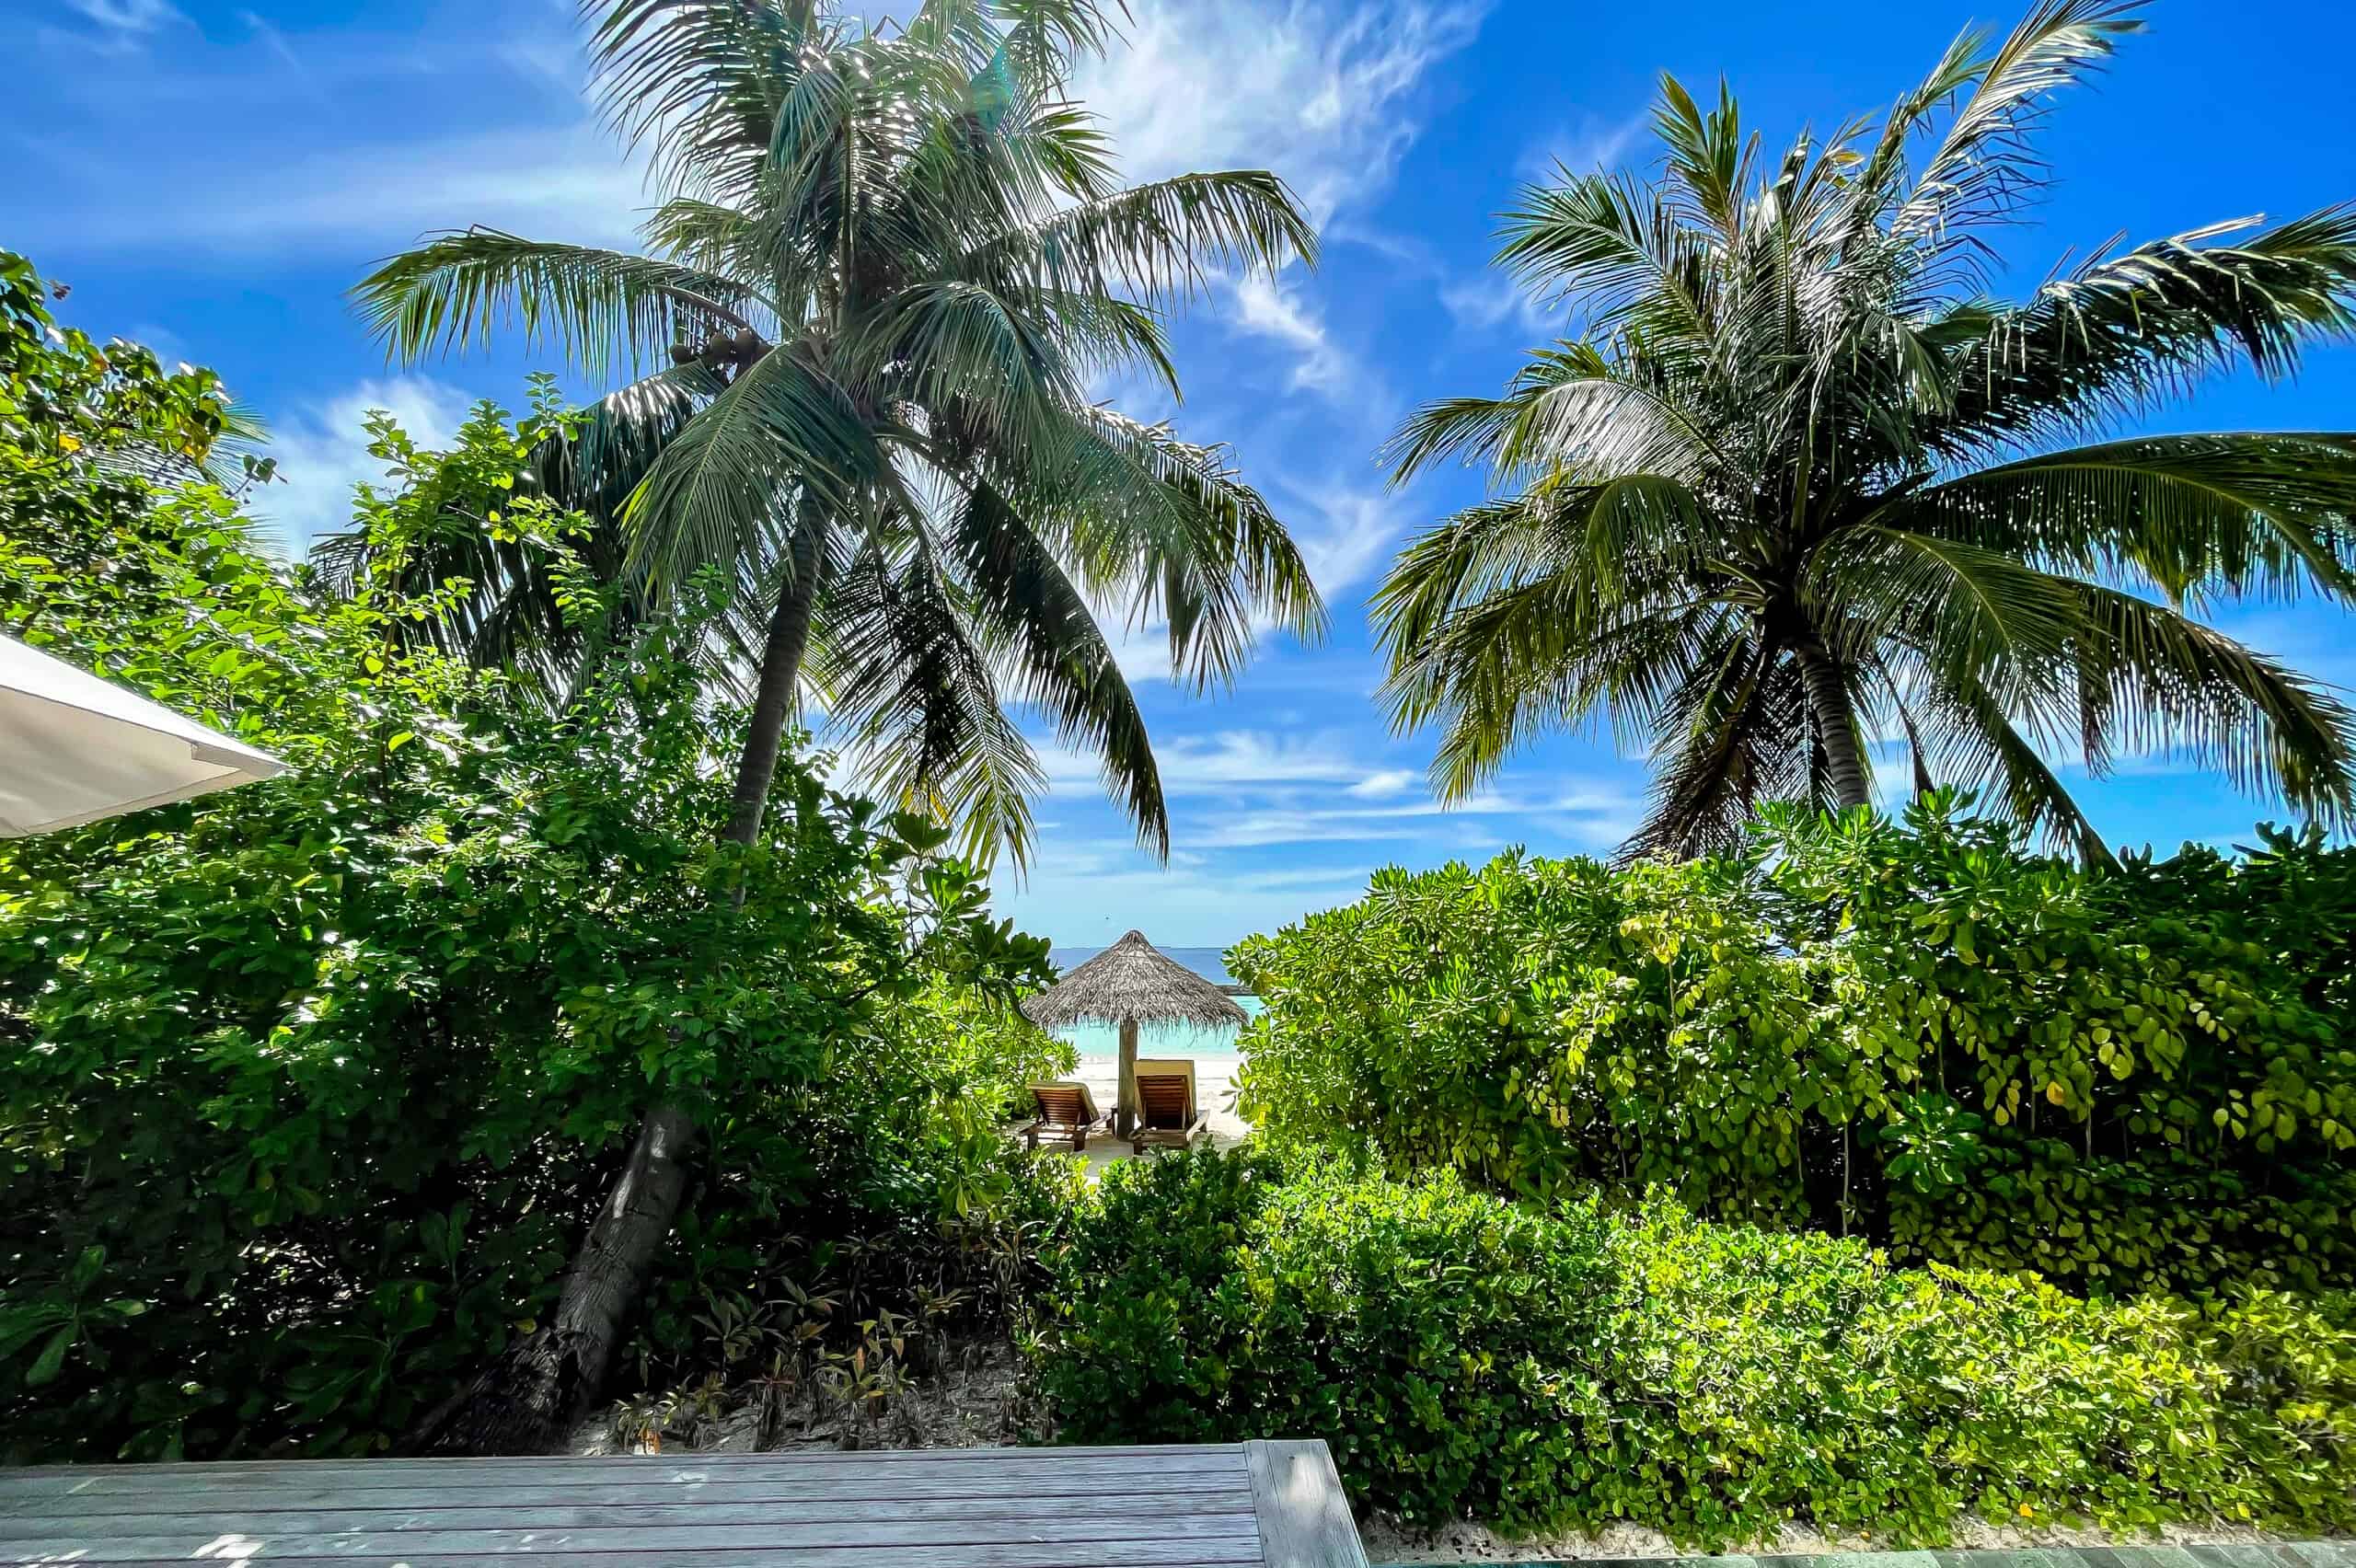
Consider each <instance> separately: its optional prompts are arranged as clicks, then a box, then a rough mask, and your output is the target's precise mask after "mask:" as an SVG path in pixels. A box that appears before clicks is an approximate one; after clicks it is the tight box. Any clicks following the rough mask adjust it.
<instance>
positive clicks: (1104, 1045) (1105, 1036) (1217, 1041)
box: [1047, 947, 1260, 1057]
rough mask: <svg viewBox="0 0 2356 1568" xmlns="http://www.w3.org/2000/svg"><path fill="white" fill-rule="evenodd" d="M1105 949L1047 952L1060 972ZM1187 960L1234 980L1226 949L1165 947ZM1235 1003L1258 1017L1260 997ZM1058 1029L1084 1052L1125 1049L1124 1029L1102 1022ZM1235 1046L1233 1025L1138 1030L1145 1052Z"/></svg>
mask: <svg viewBox="0 0 2356 1568" xmlns="http://www.w3.org/2000/svg"><path fill="white" fill-rule="evenodd" d="M1100 951H1103V950H1102V949H1100V948H1092V947H1059V948H1055V949H1052V950H1050V951H1049V952H1048V954H1047V956H1048V958H1049V959H1050V960H1051V961H1052V962H1053V963H1054V964H1055V966H1056V970H1057V973H1058V974H1068V973H1070V972H1071V971H1072V970H1074V969H1076V968H1078V967H1079V966H1080V965H1081V964H1083V963H1087V962H1088V961H1089V960H1090V959H1091V958H1094V957H1095V956H1096V955H1097V953H1098V952H1100ZM1161 951H1163V952H1164V953H1166V954H1168V955H1169V956H1170V957H1172V958H1173V959H1175V960H1177V962H1179V963H1183V964H1184V965H1185V966H1186V967H1187V968H1189V969H1191V970H1193V971H1194V972H1195V974H1199V975H1201V976H1202V977H1203V978H1204V979H1206V980H1209V981H1212V982H1213V983H1215V984H1218V985H1221V986H1225V985H1230V984H1231V983H1232V978H1231V976H1230V975H1229V974H1228V973H1227V965H1226V964H1224V963H1220V962H1219V954H1220V952H1221V951H1223V950H1221V949H1218V948H1185V947H1172V948H1163V949H1162V950H1161ZM1235 1005H1236V1006H1238V1007H1240V1008H1242V1009H1243V1010H1244V1011H1245V1012H1247V1013H1249V1014H1251V1015H1252V1016H1253V1017H1254V1018H1257V1017H1259V1016H1260V998H1259V997H1236V998H1235ZM1056 1032H1057V1034H1059V1035H1061V1036H1062V1037H1063V1038H1064V1039H1066V1040H1068V1041H1070V1042H1071V1043H1072V1044H1073V1046H1074V1047H1076V1048H1077V1049H1078V1050H1079V1052H1080V1055H1082V1056H1104V1057H1113V1056H1118V1055H1120V1052H1121V1032H1120V1031H1119V1030H1117V1029H1114V1028H1110V1027H1108V1026H1105V1025H1102V1024H1091V1025H1090V1026H1088V1027H1087V1028H1084V1029H1059V1030H1057V1031H1056ZM1234 1049H1235V1031H1233V1030H1231V1029H1188V1028H1184V1027H1173V1026H1167V1025H1155V1024H1146V1025H1144V1026H1142V1027H1140V1028H1139V1029H1138V1054H1139V1055H1146V1056H1155V1055H1173V1056H1179V1055H1190V1054H1192V1055H1214V1056H1215V1055H1227V1054H1229V1053H1230V1052H1232V1051H1233V1050H1234Z"/></svg>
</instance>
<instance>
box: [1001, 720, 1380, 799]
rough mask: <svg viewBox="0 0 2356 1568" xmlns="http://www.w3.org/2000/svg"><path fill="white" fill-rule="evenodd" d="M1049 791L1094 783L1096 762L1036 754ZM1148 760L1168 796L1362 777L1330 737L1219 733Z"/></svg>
mask: <svg viewBox="0 0 2356 1568" xmlns="http://www.w3.org/2000/svg"><path fill="white" fill-rule="evenodd" d="M1039 760H1040V764H1041V766H1042V767H1045V769H1046V773H1047V779H1048V782H1049V783H1050V784H1051V785H1081V786H1086V787H1090V788H1093V787H1094V786H1095V785H1096V783H1097V772H1098V767H1097V760H1096V758H1095V757H1093V756H1091V755H1087V754H1085V753H1081V752H1077V751H1072V750H1070V749H1068V748H1066V747H1060V746H1045V747H1042V748H1040V753H1039ZM1154 760H1155V761H1156V762H1157V763H1158V764H1159V765H1160V767H1161V787H1162V789H1163V790H1164V791H1166V792H1168V793H1170V794H1172V795H1177V794H1187V793H1195V792H1201V791H1206V790H1209V791H1224V790H1228V789H1230V788H1231V787H1233V786H1236V785H1240V784H1258V785H1292V784H1340V783H1346V782H1349V781H1351V780H1355V779H1357V778H1362V777H1364V776H1365V774H1366V773H1367V771H1368V770H1367V767H1366V765H1365V764H1364V763H1361V762H1359V761H1358V760H1357V758H1356V757H1354V756H1352V755H1350V752H1349V749H1348V747H1347V745H1346V744H1345V743H1344V741H1343V740H1342V738H1341V737H1340V736H1338V735H1334V734H1312V735H1286V734H1279V733H1276V732H1271V731H1266V730H1223V731H1220V732H1217V733H1214V734H1207V735H1178V736H1174V737H1172V738H1170V739H1168V740H1163V741H1159V742H1157V743H1156V744H1155V746H1154Z"/></svg>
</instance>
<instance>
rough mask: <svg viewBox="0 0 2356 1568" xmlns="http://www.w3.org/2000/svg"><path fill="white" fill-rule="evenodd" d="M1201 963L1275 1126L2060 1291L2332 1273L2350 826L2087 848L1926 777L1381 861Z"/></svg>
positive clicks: (2315, 1278)
mask: <svg viewBox="0 0 2356 1568" xmlns="http://www.w3.org/2000/svg"><path fill="white" fill-rule="evenodd" d="M1229 964H1230V967H1231V968H1232V969H1233V970H1234V971H1235V972H1236V974H1238V976H1239V977H1240V978H1242V980H1243V981H1245V982H1246V983H1247V984H1249V985H1250V986H1252V987H1253V989H1254V990H1255V991H1257V992H1258V993H1259V994H1260V996H1261V997H1263V999H1264V1000H1265V1003H1266V1005H1267V1010H1266V1012H1265V1014H1264V1015H1263V1016H1262V1018H1261V1019H1260V1020H1258V1021H1257V1022H1256V1023H1255V1024H1254V1025H1253V1028H1252V1029H1251V1030H1250V1031H1249V1032H1247V1033H1246V1035H1245V1037H1244V1041H1243V1045H1244V1051H1245V1055H1246V1067H1245V1073H1244V1095H1245V1109H1246V1113H1247V1114H1248V1115H1250V1116H1252V1117H1253V1119H1254V1120H1255V1121H1256V1122H1258V1123H1260V1124H1262V1125H1263V1126H1264V1127H1265V1129H1267V1131H1268V1132H1269V1134H1270V1135H1271V1136H1275V1137H1276V1138H1278V1139H1283V1138H1287V1137H1294V1138H1309V1139H1313V1140H1332V1139H1334V1138H1336V1137H1337V1136H1338V1137H1340V1138H1343V1139H1345V1140H1355V1141H1362V1142H1366V1143H1370V1144H1372V1145H1373V1146H1375V1147H1378V1148H1380V1150H1381V1151H1382V1152H1383V1153H1384V1154H1386V1155H1387V1156H1388V1157H1389V1159H1391V1161H1392V1164H1393V1165H1394V1166H1399V1167H1405V1166H1415V1165H1434V1164H1437V1165H1447V1166H1452V1167H1455V1168H1457V1169H1459V1170H1463V1171H1464V1172H1466V1173H1467V1174H1469V1175H1471V1176H1473V1177H1474V1178H1476V1179H1477V1180H1479V1181H1481V1182H1484V1183H1486V1184H1489V1185H1492V1186H1494V1187H1496V1188H1498V1189H1499V1190H1502V1191H1505V1192H1508V1193H1517V1194H1519V1195H1523V1196H1529V1197H1537V1198H1549V1197H1553V1196H1554V1195H1557V1194H1562V1193H1576V1192H1579V1191H1582V1190H1583V1189H1584V1188H1585V1186H1586V1185H1587V1184H1588V1183H1590V1182H1605V1183H1609V1184H1617V1185H1619V1186H1621V1187H1623V1189H1624V1190H1626V1191H1630V1192H1634V1191H1637V1190H1640V1189H1641V1188H1643V1187H1644V1186H1646V1184H1650V1183H1661V1184H1665V1185H1667V1186H1669V1187H1670V1188H1671V1189H1673V1190H1674V1191H1675V1192H1676V1193H1677V1194H1678V1196H1679V1197H1680V1199H1681V1200H1682V1201H1683V1202H1684V1203H1685V1204H1686V1205H1688V1206H1690V1207H1692V1209H1693V1210H1694V1211H1695V1212H1697V1213H1700V1214H1703V1215H1707V1216H1714V1217H1719V1218H1729V1219H1743V1220H1753V1221H1758V1222H1761V1223H1767V1224H1773V1225H1784V1226H1791V1225H1802V1224H1805V1225H1812V1226H1814V1227H1816V1228H1820V1229H1824V1230H1829V1231H1832V1232H1835V1233H1847V1234H1854V1235H1862V1236H1865V1237H1866V1238H1867V1239H1873V1240H1876V1241H1879V1242H1882V1243H1884V1244H1886V1245H1888V1247H1890V1249H1891V1250H1892V1251H1893V1252H1894V1253H1895V1254H1897V1255H1898V1256H1900V1258H1901V1259H1906V1260H1920V1259H1936V1260H1939V1261H1943V1262H1955V1263H1958V1264H1963V1265H1967V1266H1970V1267H1976V1268H1996V1269H2006V1270H2020V1269H2035V1270H2037V1271H2038V1272H2040V1273H2042V1274H2046V1275H2047V1276H2048V1277H2050V1278H2052V1279H2055V1280H2057V1281H2059V1282H2061V1283H2065V1284H2070V1285H2072V1286H2076V1287H2080V1288H2091V1289H2098V1290H2107V1291H2120V1292H2127V1291H2132V1290H2136V1289H2141V1288H2147V1287H2155V1286H2156V1287H2163V1288H2168V1289H2174V1290H2190V1291H2199V1290H2204V1289H2213V1288H2219V1287H2222V1286H2225V1285H2227V1284H2230V1283H2231V1282H2234V1281H2237V1280H2252V1281H2255V1282H2258V1283H2265V1284H2274V1285H2288V1286H2299V1287H2304V1288H2312V1287H2317V1286H2341V1285H2346V1284H2349V1283H2350V1281H2351V1280H2356V1217H2351V1216H2356V1155H2351V1152H2350V1151H2351V1149H2356V982H2351V974H2356V850H2350V849H2346V848H2341V849H2326V848H2324V847H2322V845H2321V841H2320V839H2319V838H2316V837H2315V836H2309V837H2307V838H2304V839H2292V838H2289V837H2286V836H2280V835H2274V836H2269V837H2268V838H2267V840H2266V842H2265V844H2264V845H2263V846H2262V847H2261V848H2260V849H2259V851H2258V852H2257V853H2255V854H2253V855H2250V856H2248V857H2246V858H2244V859H2239V860H2228V859H2223V858H2222V857H2220V856H2218V855H2216V854H2214V853H2212V852H2211V851H2208V850H2204V849H2195V848H2188V849H2187V850H2186V851H2185V852H2184V853H2183V854H2181V855H2179V856H2177V858H2175V859H2172V860H2168V861H2165V862H2160V863H2156V864H2154V863H2152V862H2148V861H2145V862H2131V863H2130V864H2128V865H2126V866H2123V867H2119V868H2115V869H2109V870H2101V871H2091V872H2090V871H2085V870H2080V869H2078V868H2076V867H2074V866H2072V865H2068V864H2064V863H2062V862H2059V861H2056V860H2052V859H2043V858H2039V857H2036V856H2032V855H2028V854H2026V853H2024V852H2023V850H2022V848H2021V846H2020V843H2019V841H2018V838H2017V836H2016V835H2015V834H2014V833H2013V832H2012V831H2011V830H2009V829H2006V828H2004V827H2002V826H1999V825H1996V824H1989V823H1984V822H1980V821H1975V820H1971V819H1969V818H1967V817H1963V816H1961V815H1958V813H1957V812H1956V811H1955V809H1954V806H1953V803H1952V802H1950V801H1931V802H1927V803H1924V804H1923V805H1920V806H1918V807H1917V808H1915V809H1914V810H1913V811H1911V813H1909V816H1908V819H1907V821H1906V822H1905V823H1903V824H1893V823H1889V822H1887V821H1870V822H1869V821H1865V820H1864V819H1862V818H1859V819H1854V820H1850V821H1846V822H1838V823H1836V822H1828V821H1825V820H1822V819H1818V818H1812V817H1804V816H1801V815H1799V814H1796V813H1786V814H1783V815H1778V816H1774V817H1773V818H1772V819H1771V820H1770V822H1769V823H1768V824H1766V825H1765V826H1764V827H1763V828H1762V830H1761V836H1760V839H1759V842H1758V845H1757V847H1755V849H1754V850H1753V851H1752V852H1751V853H1750V854H1747V855H1744V856H1741V857H1734V858H1721V859H1702V860H1695V861H1691V862H1687V863H1684V864H1679V865H1667V864H1658V863H1649V862H1646V863H1639V864H1635V865H1633V866H1629V867H1626V868H1618V869H1615V868H1612V867H1608V866H1605V865H1602V864H1600V863H1598V862H1596V861H1593V860H1584V859H1574V860H1526V859H1519V858H1518V857H1513V856H1508V857H1505V858H1501V859H1498V860H1496V861H1495V862H1493V863H1492V864H1491V865H1489V866H1488V867H1486V868H1485V869H1484V870H1479V871H1473V870H1468V869H1466V868H1464V867H1462V866H1460V865H1451V866H1449V867H1446V868H1444V869H1442V870H1435V871H1431V872H1427V873H1424V874H1422V875H1415V876H1411V875H1408V874H1406V873H1404V872H1402V871H1397V870H1391V871H1385V872H1382V873H1380V874H1378V875H1377V876H1376V878H1375V879H1374V882H1373V886H1372V889H1371V891H1370V892H1369V894H1368V895H1367V897H1366V898H1365V899H1364V900H1362V901H1361V902H1359V903H1357V904H1355V905H1349V906H1347V907H1345V908H1342V909H1337V910H1334V911H1331V912H1329V913H1326V914H1322V915H1317V916H1312V917H1310V918H1309V919H1308V920H1306V921H1304V922H1302V923H1301V924H1300V925H1299V926H1295V927H1291V928H1287V929H1286V930H1285V931H1283V932H1282V933H1280V934H1279V935H1277V936H1276V937H1273V938H1255V939H1253V940H1249V941H1246V942H1244V943H1242V944H1241V945H1240V946H1239V947H1238V948H1236V949H1235V950H1234V951H1233V952H1231V953H1230V955H1229Z"/></svg>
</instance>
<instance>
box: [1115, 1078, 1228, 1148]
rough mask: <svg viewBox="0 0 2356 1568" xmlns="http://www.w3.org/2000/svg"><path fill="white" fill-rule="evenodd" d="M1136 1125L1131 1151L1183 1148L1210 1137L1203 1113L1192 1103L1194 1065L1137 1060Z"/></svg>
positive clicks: (1208, 1122) (1209, 1120)
mask: <svg viewBox="0 0 2356 1568" xmlns="http://www.w3.org/2000/svg"><path fill="white" fill-rule="evenodd" d="M1137 1084H1138V1126H1137V1132H1136V1134H1135V1136H1132V1137H1131V1138H1130V1139H1129V1148H1130V1150H1131V1152H1132V1153H1136V1154H1140V1155H1141V1154H1143V1153H1145V1151H1146V1150H1147V1149H1149V1148H1186V1147H1191V1146H1193V1145H1195V1144H1197V1143H1200V1142H1201V1141H1202V1140H1203V1139H1205V1138H1207V1137H1208V1136H1211V1119H1210V1114H1209V1113H1207V1112H1205V1111H1202V1110H1199V1109H1197V1108H1196V1106H1195V1064H1194V1063H1192V1062H1188V1061H1152V1062H1139V1063H1138V1066H1137Z"/></svg>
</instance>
